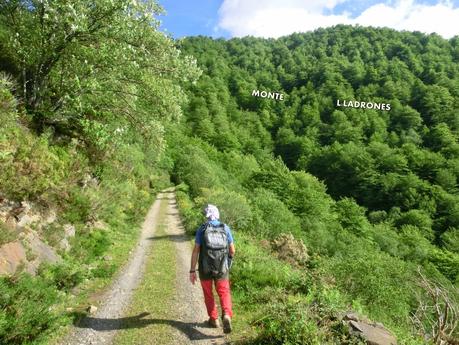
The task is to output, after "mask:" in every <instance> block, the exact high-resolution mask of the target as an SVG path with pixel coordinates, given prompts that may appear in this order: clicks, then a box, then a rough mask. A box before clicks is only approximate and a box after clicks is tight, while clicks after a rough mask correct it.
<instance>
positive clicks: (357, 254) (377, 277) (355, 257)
mask: <svg viewBox="0 0 459 345" xmlns="http://www.w3.org/2000/svg"><path fill="white" fill-rule="evenodd" d="M330 263H331V265H332V266H331V268H330V271H331V272H333V275H334V276H335V277H336V279H337V283H338V285H339V286H341V287H342V288H343V289H344V290H345V291H346V292H347V293H348V294H349V295H350V296H352V297H353V298H356V299H359V300H361V301H362V302H363V303H364V304H365V305H366V306H367V308H368V309H369V310H370V312H371V315H370V316H371V317H375V318H376V319H378V320H381V321H383V322H388V323H389V324H396V323H397V322H401V323H406V322H407V320H408V317H409V313H410V311H411V306H412V303H413V296H412V294H411V287H410V286H411V282H412V277H413V273H410V271H411V270H410V266H409V265H407V264H406V263H404V262H403V261H401V260H398V259H395V258H392V257H390V256H389V255H386V254H384V253H378V252H367V251H365V250H364V249H363V248H355V249H354V251H353V252H352V253H348V254H347V256H346V257H341V258H340V257H337V258H335V259H333V260H331V261H330Z"/></svg>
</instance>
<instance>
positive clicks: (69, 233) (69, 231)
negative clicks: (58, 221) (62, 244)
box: [64, 224, 76, 238]
mask: <svg viewBox="0 0 459 345" xmlns="http://www.w3.org/2000/svg"><path fill="white" fill-rule="evenodd" d="M75 234H76V229H75V227H74V226H73V225H72V224H65V225H64V236H65V237H66V238H67V237H74V236H75Z"/></svg>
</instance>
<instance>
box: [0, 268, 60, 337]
mask: <svg viewBox="0 0 459 345" xmlns="http://www.w3.org/2000/svg"><path fill="white" fill-rule="evenodd" d="M0 291H1V292H2V293H1V294H0V343H1V344H4V345H8V344H29V343H31V342H33V341H35V340H37V339H39V338H41V337H42V336H44V335H45V334H46V333H49V332H50V331H51V330H52V329H53V327H54V325H55V324H56V320H57V319H58V316H57V315H55V313H54V312H53V310H52V309H53V305H54V304H55V303H57V302H58V296H57V292H56V290H55V289H54V288H53V287H52V286H51V285H48V284H47V283H45V282H44V281H43V280H42V279H40V278H39V277H32V276H30V275H29V274H27V273H21V274H20V275H18V276H13V277H1V278H0Z"/></svg>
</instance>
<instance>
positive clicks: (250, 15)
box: [159, 0, 459, 38]
mask: <svg viewBox="0 0 459 345" xmlns="http://www.w3.org/2000/svg"><path fill="white" fill-rule="evenodd" d="M159 2H160V4H161V5H162V6H163V7H164V9H165V10H166V12H167V14H166V15H164V16H160V17H159V19H160V20H161V22H162V25H161V28H162V29H163V30H164V31H166V32H168V33H170V34H171V35H172V36H173V37H175V38H180V37H184V36H194V35H206V36H213V37H225V38H230V37H241V36H246V35H253V36H258V37H279V36H282V35H287V34H290V33H292V32H304V31H310V30H314V29H317V28H319V27H327V26H332V25H336V24H341V23H342V24H359V25H363V26H376V27H391V28H394V29H397V30H409V31H415V30H417V31H421V32H426V33H430V32H436V33H438V34H440V35H442V36H444V37H446V38H450V37H453V36H455V35H458V34H459V0H363V1H354V0H195V1H190V0H188V1H186V0H159Z"/></svg>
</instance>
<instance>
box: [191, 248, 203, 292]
mask: <svg viewBox="0 0 459 345" xmlns="http://www.w3.org/2000/svg"><path fill="white" fill-rule="evenodd" d="M200 247H201V246H200V245H199V244H197V243H195V245H194V248H193V253H192V254H191V265H190V282H191V283H192V284H194V283H195V282H196V280H197V276H196V264H197V263H198V257H199V250H200Z"/></svg>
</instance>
